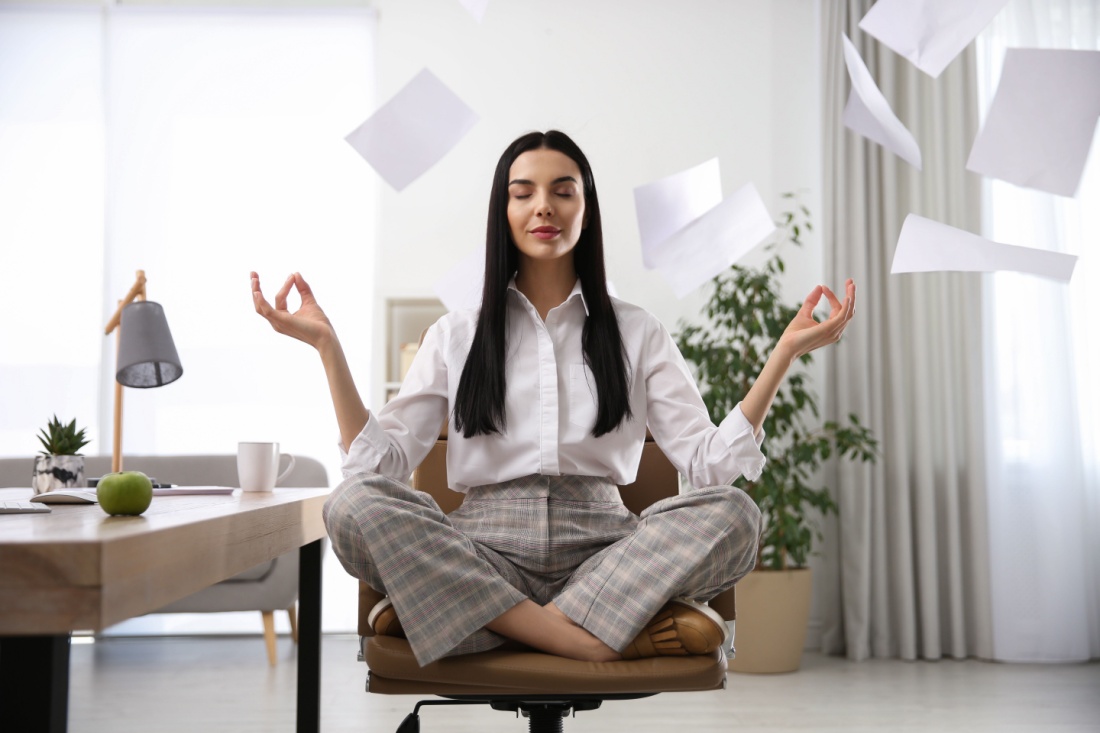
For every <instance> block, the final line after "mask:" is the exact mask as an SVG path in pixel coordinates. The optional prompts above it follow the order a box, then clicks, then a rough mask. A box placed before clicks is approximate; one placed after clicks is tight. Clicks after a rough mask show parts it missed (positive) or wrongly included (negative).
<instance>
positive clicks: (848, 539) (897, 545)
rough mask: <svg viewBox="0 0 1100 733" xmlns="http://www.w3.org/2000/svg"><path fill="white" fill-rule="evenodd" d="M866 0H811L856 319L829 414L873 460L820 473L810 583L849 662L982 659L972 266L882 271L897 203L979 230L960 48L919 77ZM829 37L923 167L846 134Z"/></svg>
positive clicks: (829, 258) (836, 223)
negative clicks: (885, 39)
mask: <svg viewBox="0 0 1100 733" xmlns="http://www.w3.org/2000/svg"><path fill="white" fill-rule="evenodd" d="M871 5H872V0H823V2H822V6H821V7H822V33H823V34H824V35H823V39H822V53H823V74H824V80H823V100H822V109H823V114H824V132H823V135H824V149H825V160H824V186H825V190H824V192H823V193H824V196H823V200H824V212H823V223H824V230H823V234H822V236H823V243H824V249H825V282H829V283H834V282H835V283H840V282H843V280H844V278H846V277H852V278H854V279H855V281H856V285H857V292H858V294H857V312H856V318H855V320H854V321H853V323H852V325H851V326H850V327H849V329H848V331H847V333H846V335H845V337H844V340H843V341H842V342H841V344H840V345H839V346H838V347H837V348H835V349H831V350H829V351H828V352H827V356H826V359H827V362H826V369H827V374H828V376H827V382H826V389H825V390H824V392H825V401H826V410H827V414H828V416H829V417H831V418H833V419H836V418H838V417H839V416H847V415H848V414H849V413H856V414H858V415H859V416H860V417H861V419H862V420H863V421H864V422H866V423H868V424H869V425H870V426H871V427H872V429H873V430H874V432H875V434H876V436H877V437H878V439H879V441H880V452H881V457H880V459H879V461H878V463H877V465H875V466H873V467H868V466H865V465H858V466H852V465H848V464H844V465H839V466H836V467H834V469H833V471H834V472H833V473H831V474H830V475H828V476H827V477H826V478H827V480H828V484H829V485H830V486H832V487H834V488H835V490H836V493H837V496H836V499H837V502H838V504H839V506H840V513H839V517H838V518H837V519H835V520H834V521H830V522H828V523H826V541H825V543H824V547H823V560H822V566H821V567H820V570H821V572H819V573H818V578H817V582H820V583H822V584H823V588H822V592H820V593H819V594H818V598H819V599H821V600H822V601H823V603H824V608H823V609H822V616H823V629H822V644H823V648H824V650H825V651H826V652H829V653H845V654H847V656H848V657H850V658H852V659H865V658H867V657H901V658H903V659H917V658H924V659H938V658H940V657H942V656H950V657H968V656H978V657H985V658H988V657H989V656H990V652H991V641H990V640H991V632H990V602H989V597H990V594H989V570H988V568H989V555H988V532H987V524H986V516H987V509H986V494H985V488H984V485H985V484H984V473H983V463H984V459H983V455H984V437H983V430H982V424H983V403H982V382H981V377H982V353H983V346H982V340H983V333H982V320H981V313H982V292H981V291H982V280H981V277H982V276H980V275H975V274H942V273H930V274H917V275H891V274H890V264H891V260H892V258H893V252H894V247H895V245H896V243H897V238H898V233H899V231H900V230H901V225H902V222H903V221H904V220H905V217H906V215H908V214H909V213H916V214H920V215H922V216H926V217H928V218H931V219H935V220H937V221H940V222H943V223H945V224H950V225H951V226H955V227H958V228H960V229H965V230H967V231H970V232H974V233H981V213H980V182H979V180H978V178H977V177H976V176H975V175H974V174H972V173H968V172H967V171H966V158H967V155H968V153H969V149H970V145H971V143H972V142H973V140H974V136H975V134H976V132H977V127H978V124H977V123H978V111H977V90H976V79H977V76H976V70H975V60H974V54H973V47H972V46H971V47H970V48H968V50H967V51H966V52H965V53H964V54H963V55H961V56H960V57H959V58H957V59H956V60H955V61H954V62H952V64H951V65H950V66H949V67H948V68H947V70H946V71H944V73H943V74H941V75H940V77H939V78H938V79H932V78H930V77H928V76H926V75H925V74H924V73H922V72H921V71H919V70H918V69H916V68H915V67H913V66H912V65H911V64H910V63H909V62H908V61H906V60H905V59H904V58H902V57H900V56H897V55H896V54H894V53H893V52H892V51H890V50H889V49H887V48H886V47H885V46H883V45H882V44H880V43H879V42H878V41H876V40H875V39H874V38H872V37H871V36H869V35H867V34H865V33H863V32H862V31H860V30H859V28H858V24H859V21H860V19H861V18H862V17H863V15H864V14H865V13H866V12H867V10H868V9H869V8H870V7H871ZM842 34H847V36H848V37H849V38H850V39H851V40H852V42H853V43H854V44H855V46H856V48H857V49H858V50H859V52H860V55H861V56H862V57H863V59H864V61H865V62H866V63H867V67H868V68H869V69H870V71H871V74H872V75H873V76H874V78H875V80H876V81H877V82H878V84H879V87H880V88H881V89H882V92H883V94H884V95H885V96H886V99H887V100H888V101H889V102H890V104H891V106H892V107H893V109H894V112H895V113H896V114H897V115H898V117H899V118H900V119H901V121H902V122H903V123H904V124H905V125H906V126H907V127H908V128H909V129H910V131H911V132H912V133H913V134H914V136H915V137H916V139H917V142H918V144H919V145H920V147H921V151H922V154H923V162H924V166H923V172H922V171H918V170H916V169H915V168H913V167H911V166H910V165H909V164H908V163H906V162H904V161H903V160H901V159H900V158H897V157H895V156H894V155H893V154H891V153H889V152H887V151H886V150H884V149H883V148H882V147H880V146H878V145H877V144H875V143H873V142H870V141H868V140H866V139H864V138H862V137H860V136H858V135H856V134H855V133H853V132H851V131H849V130H847V129H846V128H845V127H844V123H843V110H844V106H845V102H846V101H847V97H848V89H849V82H848V74H847V71H846V69H845V65H844V59H843V51H842V40H841V35H842ZM844 419H846V417H845V418H844Z"/></svg>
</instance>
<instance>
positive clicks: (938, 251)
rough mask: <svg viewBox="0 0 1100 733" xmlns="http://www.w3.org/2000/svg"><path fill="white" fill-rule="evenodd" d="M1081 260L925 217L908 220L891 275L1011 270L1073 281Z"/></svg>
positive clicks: (903, 227)
mask: <svg viewBox="0 0 1100 733" xmlns="http://www.w3.org/2000/svg"><path fill="white" fill-rule="evenodd" d="M1076 264H1077V257H1076V256H1074V255H1068V254H1063V253H1062V252H1047V251H1045V250H1041V249H1032V248H1030V247H1017V246H1015V245H1012V244H1000V243H999V242H992V241H990V240H988V239H984V238H982V237H979V236H978V235H976V234H971V233H970V232H965V231H963V230H962V229H956V228H955V227H952V226H948V225H947V224H941V223H940V222H938V221H933V220H932V219H925V218H924V217H923V216H917V215H916V214H910V215H909V216H907V217H905V223H904V224H902V226H901V235H900V236H899V237H898V246H897V248H896V249H895V250H894V262H893V265H891V267H890V272H891V273H895V274H896V273H901V272H942V271H951V272H998V271H1001V270H1011V271H1014V272H1023V273H1027V274H1030V275H1038V276H1039V277H1045V278H1049V279H1051V280H1058V281H1060V282H1069V279H1070V277H1071V276H1072V275H1073V268H1074V266H1075V265H1076Z"/></svg>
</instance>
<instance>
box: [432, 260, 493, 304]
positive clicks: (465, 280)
mask: <svg viewBox="0 0 1100 733" xmlns="http://www.w3.org/2000/svg"><path fill="white" fill-rule="evenodd" d="M484 282H485V247H478V248H477V249H476V250H474V251H473V252H471V253H470V254H468V255H466V256H465V257H463V258H462V259H461V260H460V261H459V262H458V264H457V265H455V266H454V267H452V268H451V269H450V270H448V271H447V272H446V273H444V275H443V277H441V278H439V279H438V280H436V281H435V283H434V284H433V285H432V291H433V292H435V294H436V296H437V297H438V298H439V300H440V301H442V303H443V306H444V307H445V308H446V309H447V310H448V311H460V310H469V309H471V308H480V307H481V290H482V287H483V283H484Z"/></svg>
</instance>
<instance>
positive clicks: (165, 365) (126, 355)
mask: <svg viewBox="0 0 1100 733" xmlns="http://www.w3.org/2000/svg"><path fill="white" fill-rule="evenodd" d="M112 331H117V332H118V339H117V342H118V356H117V358H116V359H115V425H114V428H115V429H114V433H115V435H114V452H113V453H112V454H111V472H112V473H117V472H118V471H121V470H122V388H123V387H124V386H125V387H137V388H139V389H146V388H149V387H160V386H162V385H165V384H171V383H172V382H174V381H176V380H177V379H179V378H180V376H181V375H182V374H183V367H182V366H180V357H179V354H178V353H176V344H175V342H174V341H172V332H171V331H169V330H168V320H167V319H166V318H165V317H164V309H163V308H161V306H160V303H154V302H152V301H149V300H146V299H145V271H144V270H138V271H137V279H136V280H135V281H134V285H133V287H131V288H130V292H128V293H126V297H125V298H123V299H122V300H120V301H119V303H118V310H116V311H115V313H114V315H112V316H111V320H109V321H107V328H106V334H107V335H110V334H111V332H112Z"/></svg>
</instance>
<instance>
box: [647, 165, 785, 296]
mask: <svg viewBox="0 0 1100 733" xmlns="http://www.w3.org/2000/svg"><path fill="white" fill-rule="evenodd" d="M634 203H635V208H636V210H637V215H638V229H639V232H640V234H641V240H642V260H643V262H644V263H645V265H646V267H648V268H651V269H656V270H658V271H659V272H660V274H661V277H662V278H664V279H665V281H666V282H667V283H668V284H669V285H670V286H671V287H672V290H673V292H674V293H676V297H678V298H683V297H684V296H685V295H687V294H688V293H690V292H691V291H693V290H695V289H696V288H698V287H699V286H700V285H702V284H703V283H705V282H707V281H708V280H710V279H711V278H713V277H714V276H715V275H717V274H719V273H720V272H722V271H723V270H725V269H726V268H727V267H729V266H730V265H732V264H733V263H734V262H736V261H737V260H738V259H740V258H741V257H743V256H744V255H745V254H746V253H747V252H749V250H751V249H752V248H753V247H755V246H756V245H757V244H759V243H760V241H761V240H762V239H764V238H765V237H767V236H768V235H769V234H771V233H772V232H774V231H775V222H773V221H772V218H771V215H770V214H769V213H768V209H767V207H766V206H764V201H763V200H762V199H761V198H760V194H759V193H757V191H756V188H755V187H754V186H753V185H752V184H751V183H746V184H745V185H744V186H742V187H741V188H739V189H738V190H737V192H736V193H734V194H733V195H732V196H730V197H729V198H728V199H726V200H724V201H723V200H722V182H721V176H720V172H719V170H718V160H717V159H714V160H709V161H707V162H706V163H703V164H702V165H699V166H696V167H694V168H691V169H688V170H686V171H683V172H681V173H677V174H675V175H672V176H668V177H667V178H662V179H661V180H659V181H655V182H653V183H649V184H646V185H645V186H639V187H638V188H636V189H634Z"/></svg>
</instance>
